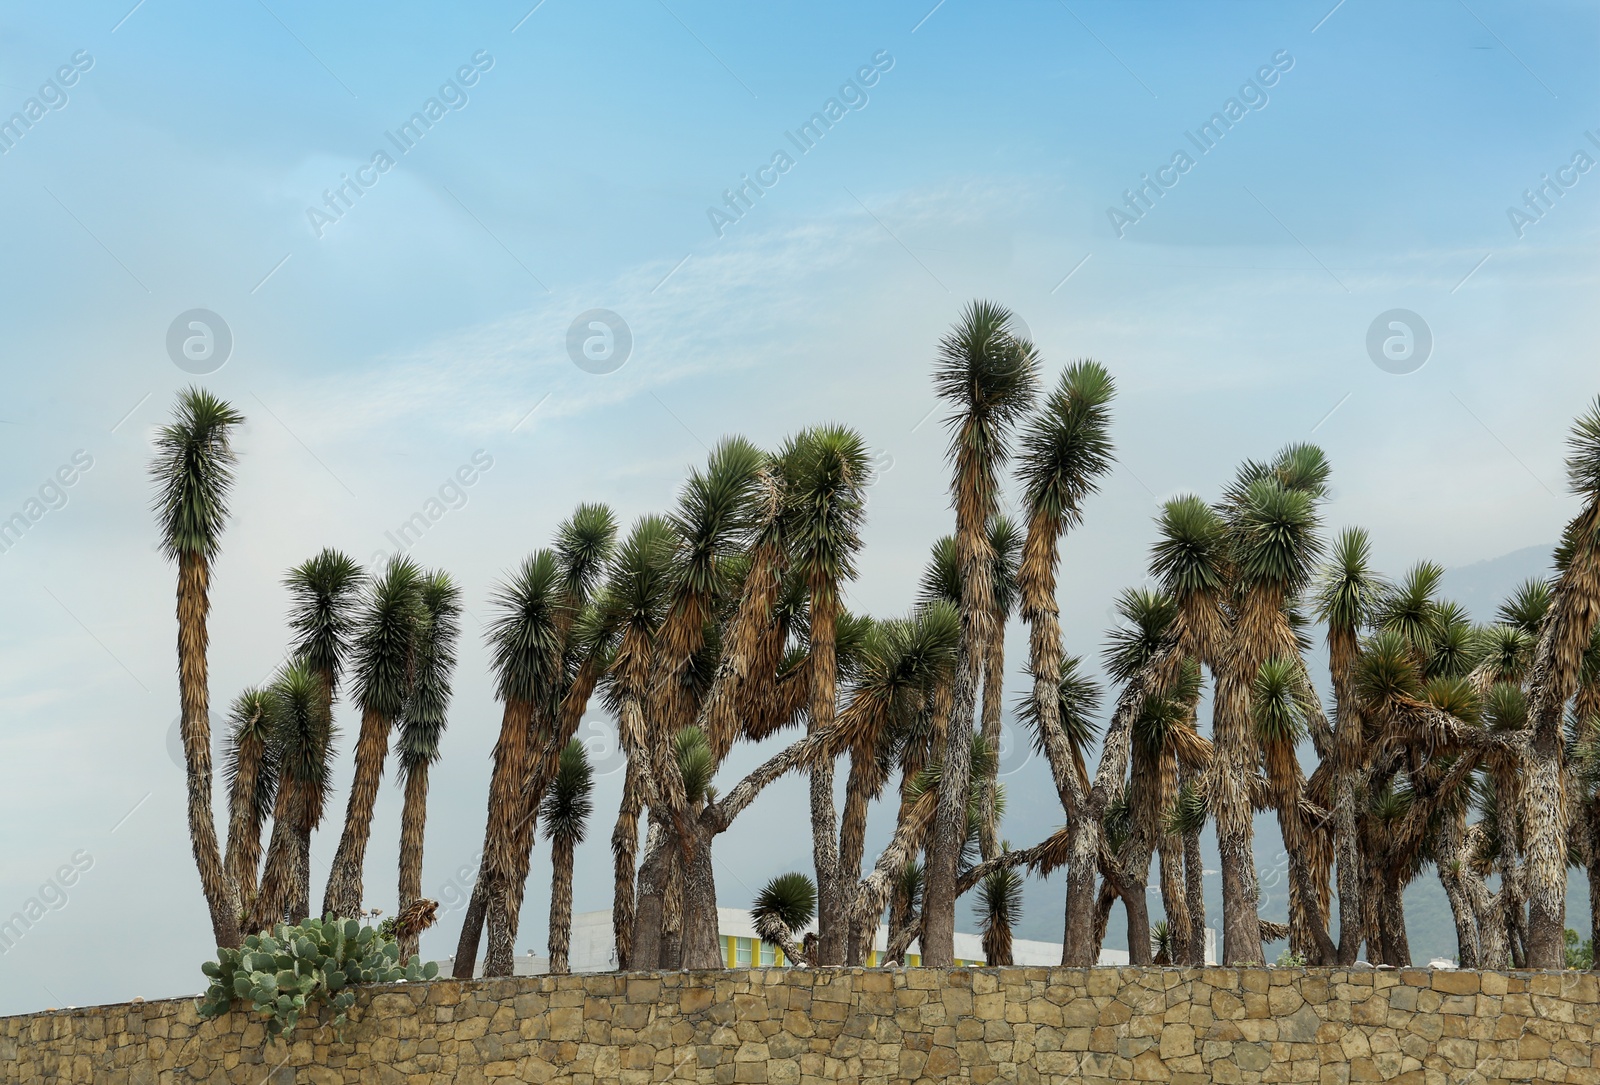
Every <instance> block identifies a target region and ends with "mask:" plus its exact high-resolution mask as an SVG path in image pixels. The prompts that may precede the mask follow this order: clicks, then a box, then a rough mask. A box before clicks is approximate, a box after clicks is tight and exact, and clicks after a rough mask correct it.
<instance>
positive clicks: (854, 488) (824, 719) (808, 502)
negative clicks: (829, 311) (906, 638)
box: [779, 426, 872, 965]
mask: <svg viewBox="0 0 1600 1085" xmlns="http://www.w3.org/2000/svg"><path fill="white" fill-rule="evenodd" d="M779 459H780V461H781V462H782V464H783V473H784V476H785V478H786V479H787V480H788V484H789V502H790V510H789V511H790V515H791V517H792V522H793V526H792V528H791V539H792V547H793V558H792V560H793V567H794V571H795V574H796V576H797V577H799V578H800V579H801V580H803V581H804V583H805V585H806V591H807V593H808V595H809V601H810V612H811V627H810V634H811V635H810V659H811V681H812V687H811V710H810V720H809V722H808V724H807V729H808V733H809V734H812V735H815V734H817V733H819V732H826V731H829V730H831V729H832V728H833V725H834V714H835V707H836V705H837V703H838V696H839V692H838V659H837V654H836V636H837V626H838V618H839V610H840V607H839V589H840V587H841V586H842V585H843V584H844V583H845V582H846V581H849V580H850V579H852V578H853V577H854V575H855V554H856V551H857V550H859V549H860V548H861V525H862V522H863V520H864V518H865V503H864V501H863V494H864V493H865V491H866V488H867V486H868V485H869V484H870V483H871V481H872V473H871V472H872V469H871V466H870V465H869V463H868V457H867V448H866V445H865V444H864V443H863V442H862V440H861V436H860V435H859V434H857V433H856V432H855V431H853V430H849V429H845V428H843V427H839V426H822V427H818V428H816V429H813V430H808V431H806V432H805V433H803V434H801V435H800V436H799V437H797V438H795V439H794V440H792V441H790V442H789V444H788V445H787V446H785V448H784V449H783V452H782V453H781V454H780V456H779ZM835 824H836V823H835V815H834V806H833V759H832V758H831V757H829V758H824V759H822V760H820V761H818V762H817V763H816V764H814V765H813V767H812V770H811V834H812V838H811V839H812V849H813V852H814V859H815V862H816V866H817V899H818V925H817V952H818V957H819V962H820V963H821V964H824V965H835V964H843V963H844V959H845V940H846V937H847V925H846V920H845V901H844V887H843V885H842V883H841V874H840V871H839V854H838V849H837V844H836V841H837V839H838V837H837V836H836V835H835V833H836V828H835ZM853 877H854V875H852V878H853Z"/></svg>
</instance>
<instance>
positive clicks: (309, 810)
mask: <svg viewBox="0 0 1600 1085" xmlns="http://www.w3.org/2000/svg"><path fill="white" fill-rule="evenodd" d="M326 688H327V687H326V685H325V684H324V682H323V680H322V677H321V676H320V675H319V674H317V673H316V672H315V671H313V670H312V669H311V667H310V666H309V665H308V664H307V663H306V662H305V661H304V660H299V659H297V660H295V661H293V662H291V663H290V664H289V665H288V666H286V667H285V668H284V669H283V670H282V671H281V672H279V674H278V676H277V678H276V679H275V680H274V681H273V683H272V685H271V687H269V689H268V690H267V695H268V697H269V698H270V701H271V707H270V711H269V713H268V718H269V719H271V721H272V750H273V756H274V758H275V759H276V761H277V765H278V799H277V804H276V805H275V806H274V807H273V814H272V818H273V821H272V842H271V844H269V845H268V847H267V862H266V867H265V868H264V870H263V871H262V875H261V892H259V893H258V894H256V899H255V906H254V908H253V909H252V911H251V915H250V928H251V929H252V930H263V929H266V928H268V927H271V926H272V925H273V924H275V923H279V922H281V921H282V920H283V919H284V917H285V915H286V914H287V915H288V917H289V919H290V920H291V921H292V922H296V923H298V922H300V921H301V920H303V919H305V918H306V915H305V912H304V911H303V910H299V908H297V906H296V904H297V902H296V901H295V900H294V890H295V887H296V885H297V884H298V883H299V881H300V880H301V878H302V877H303V876H304V873H305V870H306V869H307V868H308V865H309V857H308V856H307V855H306V853H305V851H304V846H303V841H305V840H308V839H310V836H311V832H312V830H313V829H315V828H316V827H317V825H318V824H320V823H321V821H322V815H323V811H324V809H325V807H326V805H327V794H328V788H329V787H330V786H331V784H332V780H333V740H334V737H335V734H336V732H335V731H334V727H333V717H332V716H330V715H329V714H328V711H327V701H326V698H325V697H324V695H323V694H324V692H325V690H326Z"/></svg>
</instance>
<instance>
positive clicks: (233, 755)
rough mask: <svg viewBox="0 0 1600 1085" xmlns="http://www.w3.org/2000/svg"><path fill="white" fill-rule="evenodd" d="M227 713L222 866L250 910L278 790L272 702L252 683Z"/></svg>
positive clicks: (245, 909)
mask: <svg viewBox="0 0 1600 1085" xmlns="http://www.w3.org/2000/svg"><path fill="white" fill-rule="evenodd" d="M228 715H229V718H228V765H227V774H228V850H227V852H226V853H225V857H224V861H223V866H224V868H226V870H227V872H228V876H229V877H230V878H233V879H234V880H235V881H236V882H237V883H238V884H239V901H240V907H241V910H242V911H246V912H248V910H249V909H250V906H251V905H252V904H254V902H255V896H256V878H257V876H258V875H259V873H260V869H261V827H262V825H263V824H264V823H265V822H266V819H267V818H268V817H270V816H271V815H272V804H273V801H274V800H275V799H276V797H277V794H278V765H277V759H276V755H275V751H274V750H273V748H272V700H271V698H270V697H269V696H268V695H267V693H266V691H265V690H261V689H256V688H253V687H252V688H250V689H247V690H245V691H244V692H243V693H241V694H239V696H238V697H237V698H235V700H234V702H233V710H232V711H231V712H230V713H229V714H228Z"/></svg>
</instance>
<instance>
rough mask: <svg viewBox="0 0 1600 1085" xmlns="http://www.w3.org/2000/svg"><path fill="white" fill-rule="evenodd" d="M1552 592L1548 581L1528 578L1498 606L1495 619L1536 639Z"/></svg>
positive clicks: (1540, 578) (1548, 606) (1539, 578)
mask: <svg viewBox="0 0 1600 1085" xmlns="http://www.w3.org/2000/svg"><path fill="white" fill-rule="evenodd" d="M1551 595H1552V591H1551V587H1550V581H1548V580H1546V579H1544V578H1543V577H1529V578H1528V579H1527V580H1524V581H1523V582H1522V583H1521V584H1518V585H1517V589H1516V591H1514V592H1512V593H1511V597H1510V598H1509V599H1507V600H1506V601H1505V602H1503V603H1501V604H1500V609H1499V611H1498V612H1497V613H1496V617H1498V618H1499V619H1500V621H1502V622H1503V623H1505V624H1506V625H1509V626H1515V627H1516V628H1517V629H1520V630H1522V631H1523V632H1525V633H1528V634H1529V635H1531V636H1533V637H1535V638H1537V637H1538V636H1539V624H1540V623H1541V622H1543V621H1544V615H1545V611H1547V610H1549V609H1550V599H1551Z"/></svg>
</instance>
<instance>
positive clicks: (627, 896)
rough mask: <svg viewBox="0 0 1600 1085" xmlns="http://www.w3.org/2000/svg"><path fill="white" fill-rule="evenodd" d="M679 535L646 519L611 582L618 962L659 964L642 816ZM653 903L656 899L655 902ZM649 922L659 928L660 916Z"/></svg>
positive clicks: (620, 554)
mask: <svg viewBox="0 0 1600 1085" xmlns="http://www.w3.org/2000/svg"><path fill="white" fill-rule="evenodd" d="M678 546H679V537H678V533H677V531H676V530H675V529H674V527H673V525H672V523H671V522H670V521H668V520H667V519H666V518H665V517H661V516H646V517H643V518H641V519H640V520H639V521H638V522H637V523H635V524H634V526H633V529H632V531H631V532H630V533H629V535H628V538H627V540H626V541H625V542H624V543H623V544H622V546H621V547H619V548H618V550H617V554H616V557H615V558H614V559H613V562H612V568H611V570H610V573H609V576H608V578H607V582H606V600H607V605H608V606H609V607H610V608H612V610H613V611H614V613H615V614H616V620H617V625H618V636H619V641H618V645H617V650H616V653H615V654H614V655H613V657H612V661H611V667H610V669H609V671H608V672H607V677H606V703H607V707H609V708H610V709H611V711H612V713H613V715H614V716H615V717H616V719H617V733H618V737H619V740H620V744H621V746H622V749H623V752H624V753H625V754H626V755H627V758H628V770H627V777H626V779H625V780H624V782H623V790H622V804H621V808H620V809H619V810H618V813H617V823H616V827H615V828H614V829H613V831H612V834H611V853H612V860H613V867H614V874H615V884H614V887H613V889H614V892H613V897H612V925H613V928H614V931H613V933H614V935H615V937H616V944H617V967H618V968H624V969H625V968H628V967H634V966H642V967H646V968H654V967H657V966H658V965H659V961H660V945H659V942H655V941H653V942H652V943H651V944H650V945H649V946H647V947H645V949H646V952H645V953H643V954H642V955H641V954H636V953H635V950H636V948H638V947H636V946H635V942H634V930H635V928H636V927H637V926H638V921H639V916H638V914H637V907H638V905H637V902H636V898H635V896H634V872H635V871H634V868H635V857H636V855H637V853H638V847H639V813H640V811H641V810H642V809H643V807H644V805H645V801H646V798H647V796H648V795H649V794H650V793H651V791H652V788H653V780H654V776H655V773H654V770H653V766H652V757H653V752H652V751H651V750H650V749H649V748H648V746H647V742H648V733H647V727H646V722H645V708H646V701H647V699H648V697H649V695H650V689H651V684H652V678H653V671H654V658H655V648H656V634H657V632H658V630H659V629H660V626H661V623H662V621H663V619H664V617H665V614H666V609H667V605H668V602H669V600H670V593H671V590H672V580H673V561H674V557H675V555H676V553H677V550H678ZM652 906H655V905H654V902H652ZM646 925H647V926H648V927H649V928H650V929H652V930H654V931H659V930H660V926H661V919H660V915H659V914H656V915H654V916H650V917H648V918H647V923H646Z"/></svg>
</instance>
